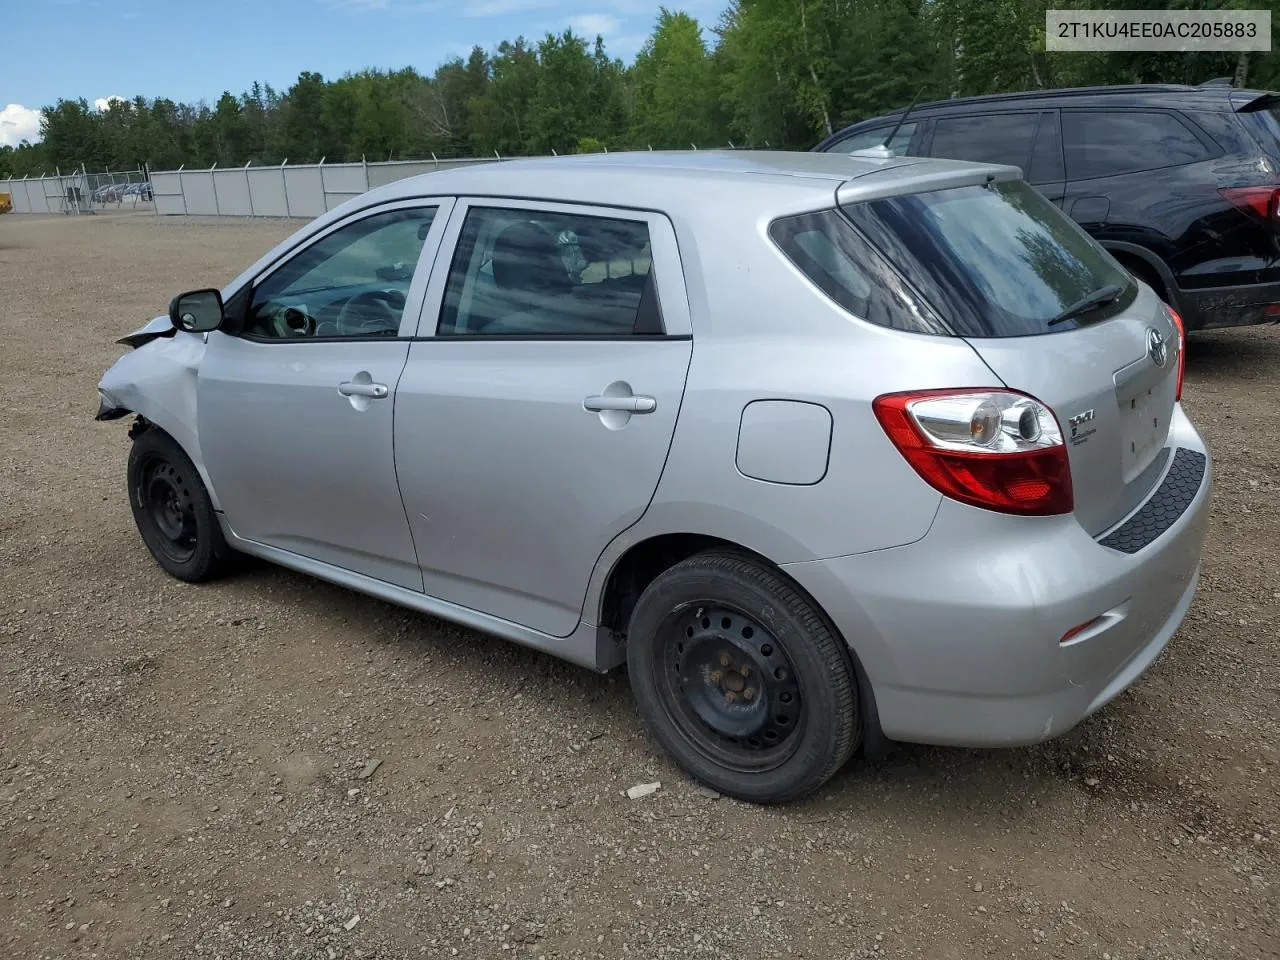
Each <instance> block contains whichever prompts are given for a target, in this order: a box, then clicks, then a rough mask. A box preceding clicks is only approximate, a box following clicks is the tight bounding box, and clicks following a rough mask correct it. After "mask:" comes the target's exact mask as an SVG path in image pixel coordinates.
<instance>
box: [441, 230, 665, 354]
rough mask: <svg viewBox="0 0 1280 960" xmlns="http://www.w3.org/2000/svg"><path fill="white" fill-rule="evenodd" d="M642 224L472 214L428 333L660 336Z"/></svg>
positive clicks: (648, 251)
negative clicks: (434, 325) (437, 317)
mask: <svg viewBox="0 0 1280 960" xmlns="http://www.w3.org/2000/svg"><path fill="white" fill-rule="evenodd" d="M652 268H653V259H652V250H651V246H650V242H649V225H648V224H647V223H646V222H645V221H643V220H626V219H621V218H618V219H615V218H612V217H600V216H591V215H583V214H567V213H557V212H553V211H549V210H548V211H543V210H526V209H505V208H500V207H473V208H472V209H470V210H469V211H468V212H467V218H466V220H465V221H464V222H463V224H462V235H461V236H460V237H459V238H458V245H457V248H456V250H455V252H454V256H453V262H452V264H451V266H450V268H449V279H448V282H447V283H446V285H445V293H444V304H443V307H442V309H441V315H440V321H439V324H438V325H437V330H436V335H437V336H442V337H447V336H486V337H491V336H506V337H531V336H533V337H562V336H567V337H589V338H597V337H627V336H633V335H640V334H660V333H662V332H663V328H662V318H661V313H660V311H659V308H658V299H657V289H656V287H655V284H654V277H653V269H652Z"/></svg>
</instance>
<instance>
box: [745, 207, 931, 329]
mask: <svg viewBox="0 0 1280 960" xmlns="http://www.w3.org/2000/svg"><path fill="white" fill-rule="evenodd" d="M769 236H770V237H772V238H773V241H774V243H776V244H777V245H778V246H779V247H780V248H781V249H782V252H783V253H785V254H786V255H787V258H788V259H789V260H790V261H791V262H792V263H794V264H795V265H796V267H797V268H799V270H800V272H801V273H803V274H804V275H805V276H806V277H808V278H809V279H810V280H812V281H813V282H814V283H815V284H816V285H817V286H818V288H819V289H821V290H822V291H823V293H825V294H826V295H827V296H829V297H830V298H831V299H832V300H834V301H835V302H836V303H838V304H840V306H842V307H844V309H845V310H848V311H849V312H850V313H852V314H853V315H854V316H856V317H861V318H862V319H863V320H869V321H870V322H872V323H875V324H879V325H880V326H882V327H892V328H894V329H896V330H909V331H912V332H913V333H946V332H947V330H946V327H945V326H944V325H943V324H942V323H941V322H940V321H939V320H938V318H937V316H936V315H935V314H934V313H933V312H932V311H931V310H930V309H929V307H928V306H927V305H926V304H924V303H923V302H921V300H920V298H919V297H917V296H916V295H915V294H913V293H911V291H910V289H909V288H908V287H907V286H906V284H904V283H903V282H902V277H901V276H899V275H898V274H896V273H895V272H894V271H893V270H892V269H891V268H890V267H889V265H888V264H887V263H886V262H885V261H884V258H883V257H881V256H880V255H879V254H877V253H876V252H875V251H874V250H873V249H871V247H869V246H868V245H867V242H866V241H865V240H863V239H862V238H861V237H859V236H858V234H857V231H855V230H854V229H853V228H852V227H851V226H849V222H848V221H847V220H846V219H845V218H844V217H842V216H840V214H839V213H838V212H837V211H835V210H824V211H822V212H820V213H806V214H801V215H800V216H795V217H784V218H782V219H780V220H775V221H774V222H773V223H772V224H770V226H769Z"/></svg>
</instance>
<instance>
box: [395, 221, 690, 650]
mask: <svg viewBox="0 0 1280 960" xmlns="http://www.w3.org/2000/svg"><path fill="white" fill-rule="evenodd" d="M445 247H446V249H452V250H453V253H452V260H451V265H450V269H449V270H448V272H447V276H443V275H441V274H443V271H437V278H433V281H432V289H431V290H430V291H429V292H428V295H427V300H426V307H425V309H424V313H423V319H422V323H421V325H420V327H419V334H420V336H422V337H424V338H425V339H420V340H418V341H416V342H415V343H414V344H413V345H412V347H411V348H410V351H409V362H408V365H407V366H406V368H405V373H404V376H403V377H402V378H401V381H400V388H399V392H398V394H397V397H396V423H395V447H396V467H397V470H398V473H399V477H400V488H401V490H402V492H403V494H404V503H405V509H406V512H407V513H408V516H409V522H410V524H411V525H412V529H413V535H414V540H415V543H416V545H417V549H418V558H419V560H420V562H421V564H422V573H423V581H424V583H423V586H424V589H425V590H426V592H427V593H428V594H429V595H431V596H434V597H438V598H440V599H443V600H448V601H451V602H453V603H458V604H461V605H463V606H466V607H469V608H472V609H475V610H479V611H483V612H485V613H488V614H490V615H492V616H496V617H500V618H502V619H505V620H508V621H511V622H514V623H518V624H521V625H523V626H526V627H530V628H533V629H535V630H539V631H542V632H543V633H546V634H550V635H553V636H567V635H569V634H570V633H572V632H573V630H574V628H575V627H576V626H577V624H578V622H579V620H580V618H581V613H582V605H583V601H584V599H585V597H586V590H587V584H588V581H589V580H590V577H591V571H592V569H593V567H594V566H595V563H596V561H597V559H598V558H599V557H600V554H601V553H602V552H603V551H604V548H605V547H606V546H607V545H608V543H609V542H610V541H611V540H612V539H613V538H614V537H616V536H617V535H618V534H619V533H621V532H622V531H623V530H625V529H626V528H627V527H628V526H630V525H631V524H634V523H635V522H636V521H637V520H639V519H640V517H641V516H642V515H643V513H644V511H645V509H646V508H647V507H648V504H649V501H650V499H651V498H652V497H653V493H654V490H655V489H656V488H657V485H658V480H659V478H660V477H661V475H662V468H663V464H664V462H665V460H666V456H667V451H668V449H669V447H670V445H671V438H672V434H673V432H674V429H675V423H676V416H677V414H678V412H679V409H680V402H681V399H682V397H683V395H684V384H685V375H686V373H687V371H688V367H689V359H690V355H691V351H692V342H691V338H690V333H689V318H688V305H687V303H688V302H687V299H686V297H685V293H684V286H683V276H682V273H681V269H680V262H679V257H678V253H677V251H676V246H675V234H674V232H673V230H672V228H671V224H670V223H669V222H668V221H667V220H666V219H665V218H664V217H662V216H660V215H657V214H646V213H639V212H635V211H618V210H612V209H601V208H591V207H575V206H570V205H560V204H534V203H521V202H518V201H501V202H499V201H487V202H483V203H482V202H480V201H472V202H471V203H470V204H469V205H465V206H463V205H462V204H461V202H460V207H459V209H458V210H457V211H456V212H455V214H454V217H453V223H452V224H451V226H450V232H449V236H448V237H446V240H445ZM443 256H444V254H443V253H442V255H441V257H442V264H443Z"/></svg>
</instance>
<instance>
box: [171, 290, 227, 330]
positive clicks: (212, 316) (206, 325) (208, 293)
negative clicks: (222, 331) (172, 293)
mask: <svg viewBox="0 0 1280 960" xmlns="http://www.w3.org/2000/svg"><path fill="white" fill-rule="evenodd" d="M169 319H170V320H172V321H173V325H174V326H175V327H176V328H177V329H179V330H186V331H187V332H189V333H208V332H209V331H210V330H217V329H218V327H219V326H220V325H221V323H222V292H221V291H219V290H212V289H210V290H189V291H187V292H186V293H180V294H178V295H177V296H176V297H174V298H173V299H172V300H170V301H169Z"/></svg>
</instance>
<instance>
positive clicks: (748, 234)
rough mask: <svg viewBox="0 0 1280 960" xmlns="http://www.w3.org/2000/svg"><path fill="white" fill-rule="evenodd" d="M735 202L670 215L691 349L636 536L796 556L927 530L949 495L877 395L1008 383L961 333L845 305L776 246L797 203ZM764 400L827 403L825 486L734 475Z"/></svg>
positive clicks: (861, 548) (780, 558) (785, 558)
mask: <svg viewBox="0 0 1280 960" xmlns="http://www.w3.org/2000/svg"><path fill="white" fill-rule="evenodd" d="M833 199H834V198H833ZM742 207H743V205H741V204H739V205H737V206H735V205H734V204H732V203H726V204H725V205H724V206H722V207H719V208H718V210H717V213H716V217H717V219H716V221H715V222H714V223H712V222H693V221H690V220H686V219H681V218H679V217H676V218H674V219H675V220H676V231H677V238H678V241H679V244H680V252H681V259H682V262H683V265H684V269H685V275H686V284H687V288H688V292H689V300H690V316H691V322H692V327H693V357H692V360H691V363H690V368H689V378H688V383H687V386H686V392H685V397H684V401H683V405H682V407H681V412H680V418H679V420H678V422H677V424H676V431H675V436H674V438H673V441H672V447H671V452H670V455H669V457H668V460H667V466H666V469H665V470H664V472H663V475H662V479H661V482H660V483H659V485H658V489H657V491H656V493H655V496H654V499H653V501H652V503H651V504H650V506H649V509H648V511H646V513H645V515H644V517H643V518H642V519H641V521H640V522H639V523H638V524H637V525H636V526H635V527H633V528H632V529H631V530H629V531H628V532H627V535H626V536H627V543H635V542H637V541H639V540H643V539H646V538H648V537H650V536H654V535H657V534H660V533H702V534H707V535H710V536H716V537H721V538H724V539H727V540H731V541H733V542H735V543H738V544H740V545H742V546H745V547H749V548H750V549H753V550H755V551H757V552H759V553H761V554H763V555H764V556H766V557H768V558H769V559H771V560H773V561H774V562H776V563H787V562H793V561H798V560H812V559H818V558H823V557H832V556H838V555H844V554H851V553H861V552H865V551H869V550H878V549H883V548H886V547H891V546H896V545H899V544H904V543H909V542H912V541H914V540H918V539H920V538H921V537H923V536H924V535H925V533H926V532H927V531H928V529H929V525H930V524H931V523H932V521H933V517H934V515H935V513H936V511H937V507H938V503H939V501H940V499H941V496H940V494H938V493H937V492H936V491H935V490H933V488H931V487H929V486H928V485H927V484H926V483H924V481H923V480H921V479H920V478H919V477H918V476H917V475H916V473H915V472H914V470H912V468H911V467H910V466H909V465H908V464H907V462H906V461H905V460H904V459H903V457H902V456H901V455H900V454H899V453H898V451H897V450H896V449H895V448H894V447H893V446H892V444H891V443H890V442H889V439H888V437H887V436H886V435H885V433H884V431H883V429H882V428H881V427H880V424H879V422H878V421H877V420H876V418H875V416H874V414H873V413H872V408H871V401H872V400H873V399H874V398H875V397H876V396H878V395H879V394H881V393H887V392H892V391H897V390H908V389H922V388H929V387H944V386H991V385H996V386H999V385H1000V381H999V379H998V378H997V377H996V376H995V375H994V374H993V373H992V372H991V371H990V369H989V368H988V367H987V366H986V365H985V364H984V363H983V362H982V361H981V360H980V359H979V358H978V357H977V355H976V354H975V353H974V351H973V350H972V349H971V348H970V347H969V346H968V344H967V343H965V341H964V340H962V339H960V338H951V337H935V336H924V335H919V334H910V333H903V332H900V331H894V330H889V329H887V328H883V327H878V326H875V325H872V324H869V323H865V322H862V321H859V320H857V319H855V318H853V317H852V316H850V315H849V314H847V313H846V312H844V311H843V310H842V309H841V308H839V307H838V306H837V305H836V304H835V303H834V302H832V301H831V300H829V299H828V298H827V297H826V296H825V295H824V294H823V293H822V292H821V291H819V290H818V289H817V288H816V287H815V286H813V285H812V284H811V283H810V282H809V280H807V279H806V278H805V277H804V276H803V275H802V274H801V273H800V272H799V271H798V270H797V269H796V268H795V267H794V266H792V264H791V263H790V261H788V260H787V259H786V257H785V256H784V255H783V254H782V252H781V251H780V250H778V248H777V247H776V246H775V245H774V244H773V242H772V241H771V240H770V239H769V237H768V235H767V230H768V225H769V223H770V222H771V221H772V220H773V219H774V218H775V217H776V216H779V215H784V214H785V213H786V212H792V211H781V212H780V211H777V210H774V211H772V212H770V213H769V214H768V215H759V214H757V213H754V212H752V211H750V210H746V209H742ZM810 208H811V207H810ZM707 209H716V208H710V207H709V208H707ZM757 400H794V401H802V402H805V403H811V404H819V405H821V406H823V407H825V408H826V409H827V410H828V411H829V412H830V415H831V437H830V449H829V454H828V461H827V469H826V473H825V475H824V476H823V477H822V478H821V480H820V481H819V482H817V483H809V484H794V483H776V482H768V481H764V480H758V479H754V478H752V477H748V476H745V475H744V474H743V473H742V472H740V470H739V469H738V461H737V450H738V441H739V431H740V426H741V423H742V415H743V410H744V408H745V407H746V406H747V405H748V404H750V403H752V402H753V401H757ZM778 455H779V456H785V455H786V451H785V450H784V449H779V451H778ZM780 473H785V471H783V470H780ZM613 547H614V548H616V549H619V550H620V549H624V548H625V544H622V545H619V544H615V545H613Z"/></svg>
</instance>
